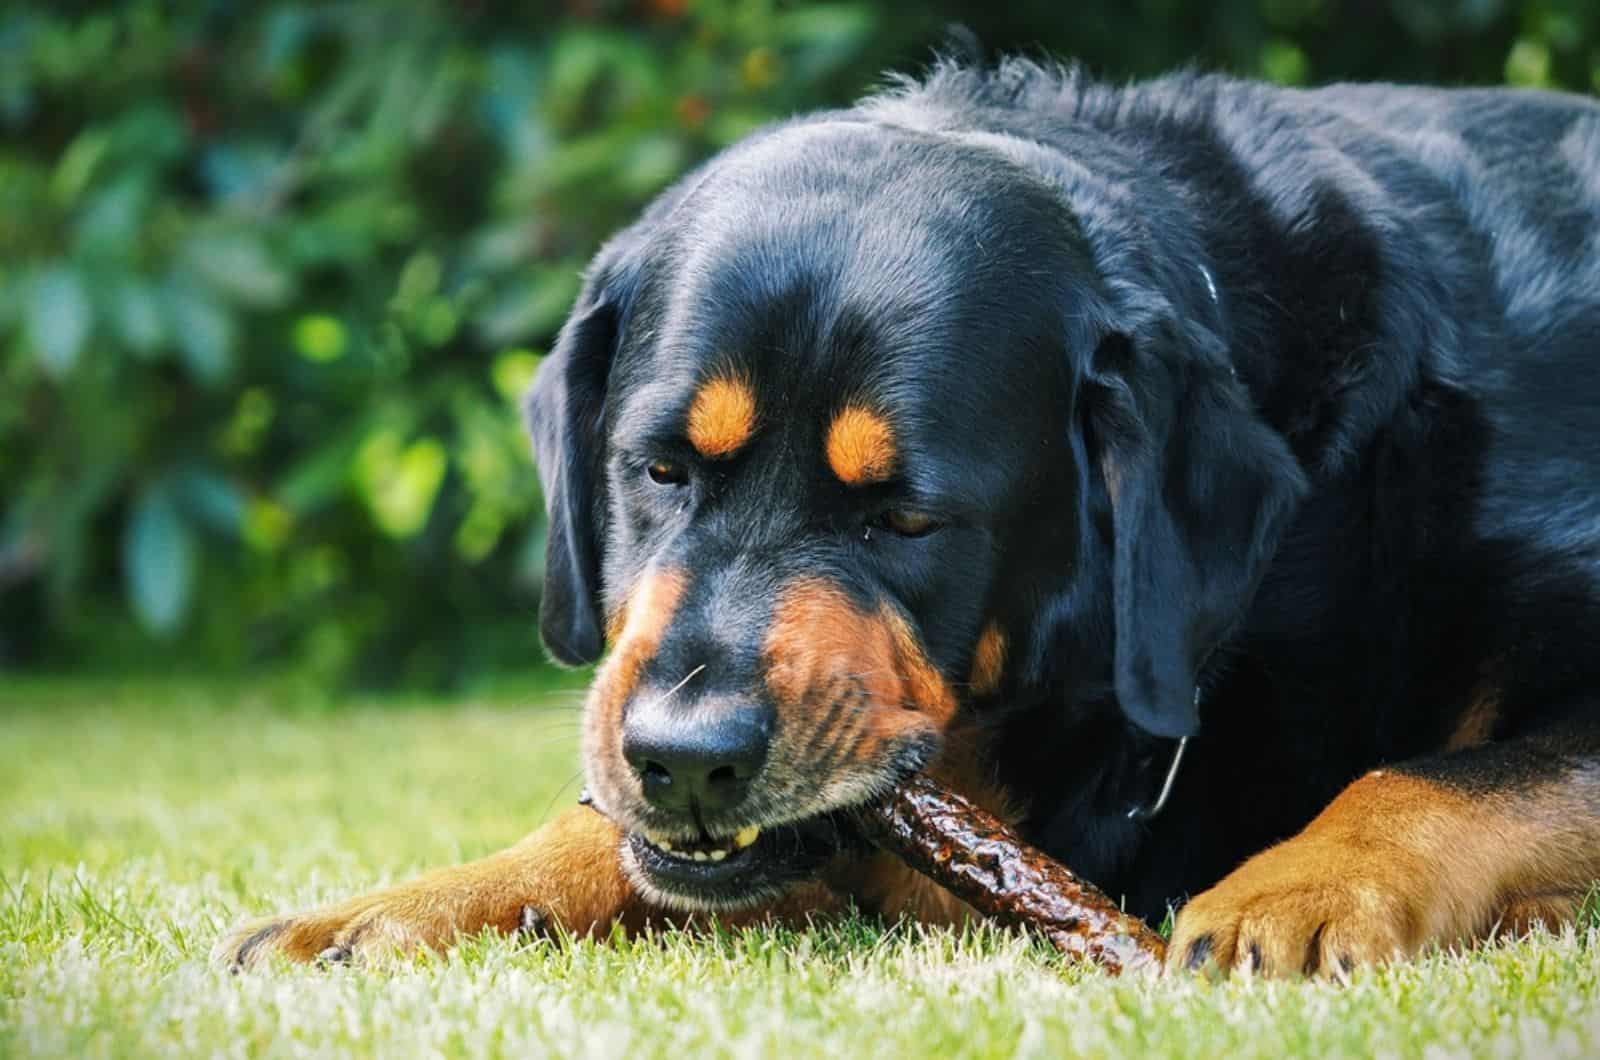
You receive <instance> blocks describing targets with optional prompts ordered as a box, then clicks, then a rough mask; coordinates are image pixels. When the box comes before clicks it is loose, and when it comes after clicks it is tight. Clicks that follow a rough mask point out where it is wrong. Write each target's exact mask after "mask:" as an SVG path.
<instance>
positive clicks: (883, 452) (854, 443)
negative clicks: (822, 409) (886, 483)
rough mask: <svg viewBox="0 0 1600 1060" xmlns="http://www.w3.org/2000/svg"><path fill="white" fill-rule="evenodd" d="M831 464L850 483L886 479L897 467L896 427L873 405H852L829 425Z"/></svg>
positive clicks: (839, 475) (856, 484) (828, 449)
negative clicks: (873, 407) (891, 425)
mask: <svg viewBox="0 0 1600 1060" xmlns="http://www.w3.org/2000/svg"><path fill="white" fill-rule="evenodd" d="M827 451H828V466H829V467H830V468H832V469H833V473H834V474H835V475H836V476H838V478H839V481H840V482H843V483H845V484H846V485H848V486H861V485H865V484H867V483H869V482H882V481H883V480H884V479H886V478H888V477H889V473H890V471H892V470H893V469H894V459H895V444H894V429H893V428H892V427H890V426H889V421H888V420H886V419H884V418H883V416H882V415H881V414H879V413H877V412H874V411H873V410H872V409H869V408H865V407H863V406H861V405H850V406H847V407H846V408H845V409H844V410H843V411H841V412H840V413H839V414H838V415H837V416H835V417H834V418H833V423H832V424H830V425H829V427H828V444H827Z"/></svg>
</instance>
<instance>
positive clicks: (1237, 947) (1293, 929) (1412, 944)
mask: <svg viewBox="0 0 1600 1060" xmlns="http://www.w3.org/2000/svg"><path fill="white" fill-rule="evenodd" d="M1427 875H1428V874H1427V872H1426V871H1425V870H1424V869H1423V868H1422V866H1421V865H1420V864H1419V863H1418V861H1417V859H1415V858H1412V857H1410V856H1408V855H1406V854H1405V853H1404V852H1403V851H1400V850H1385V849H1376V850H1374V849H1370V848H1368V849H1362V848H1359V847H1357V846H1355V845H1354V844H1351V843H1349V842H1346V841H1341V840H1337V839H1334V840H1329V839H1321V838H1317V837H1311V836H1301V837H1299V838H1296V839H1292V840H1290V841H1289V842H1287V843H1283V844H1281V845H1279V846H1277V847H1274V848H1272V849H1270V850H1267V851H1265V852H1263V853H1261V854H1258V855H1256V856H1255V857H1254V858H1251V859H1250V860H1249V861H1247V862H1245V863H1244V864H1243V865H1242V866H1240V867H1239V868H1238V869H1237V870H1235V871H1234V872H1233V873H1232V874H1231V875H1229V876H1228V877H1226V878H1225V879H1224V880H1223V881H1222V882H1221V883H1219V884H1217V885H1216V886H1215V887H1213V888H1211V890H1209V891H1206V892H1205V893H1204V894H1201V895H1200V896H1199V897H1197V898H1195V899H1194V900H1193V901H1191V902H1190V903H1189V904H1188V905H1186V906H1185V907H1184V908H1183V909H1182V911H1181V912H1179V914H1178V921H1177V925H1176V927H1175V929H1174V931H1173V935H1172V944H1171V946H1170V947H1169V948H1168V950H1167V967H1168V970H1169V971H1170V970H1175V969H1178V970H1188V971H1202V970H1205V969H1207V968H1214V969H1216V970H1219V971H1221V972H1223V973H1224V974H1226V973H1229V972H1235V971H1244V972H1252V973H1254V974H1258V975H1267V976H1298V975H1322V976H1331V977H1336V978H1343V977H1344V976H1346V975H1348V974H1349V972H1350V971H1352V970H1353V969H1355V968H1356V967H1358V966H1360V965H1364V964H1373V963H1378V962H1381V961H1386V960H1391V959H1394V958H1398V957H1404V956H1408V955H1410V954H1412V953H1414V952H1416V950H1417V948H1418V947H1419V945H1420V944H1421V943H1422V941H1424V936H1425V935H1426V934H1427V933H1426V932H1425V931H1424V930H1423V927H1424V925H1425V924H1427V923H1428V922H1429V921H1430V920H1431V919H1433V918H1431V917H1430V916H1429V910H1428V899H1427V895H1428V893H1429V892H1430V890H1431V889H1432V888H1431V887H1430V885H1429V881H1428V879H1427Z"/></svg>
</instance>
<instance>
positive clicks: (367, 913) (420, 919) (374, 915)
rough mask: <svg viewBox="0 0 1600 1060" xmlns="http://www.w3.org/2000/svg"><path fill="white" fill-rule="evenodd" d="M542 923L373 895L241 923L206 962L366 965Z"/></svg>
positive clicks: (527, 915) (520, 914)
mask: <svg viewBox="0 0 1600 1060" xmlns="http://www.w3.org/2000/svg"><path fill="white" fill-rule="evenodd" d="M501 920H504V921H506V922H504V923H501V922H499V921H501ZM545 924H546V917H545V915H544V913H543V912H541V911H540V910H538V909H536V908H534V907H533V906H531V905H523V906H521V907H520V908H519V909H517V910H513V911H508V913H507V914H506V915H505V916H502V917H499V918H496V919H495V920H493V921H488V922H484V921H481V920H480V921H478V922H477V923H476V924H473V923H471V922H463V920H462V919H461V918H460V917H459V916H458V915H453V911H452V910H450V909H448V908H443V909H441V908H429V907H428V905H427V904H425V903H418V902H415V901H409V900H407V899H406V898H405V897H403V896H395V895H375V896H372V897H371V898H368V899H364V900H358V901H356V902H350V903H346V904H344V905H340V906H333V907H330V908H327V909H319V910H315V911H312V912H309V913H296V914H292V915H289V916H279V917H269V918H267V919H264V920H253V921H249V922H247V923H244V924H241V925H239V926H238V927H236V928H234V929H233V930H232V931H230V932H228V933H227V934H226V935H224V936H223V937H222V938H221V939H219V940H218V941H217V944H216V946H214V947H213V948H212V951H211V960H212V963H213V964H215V965H217V966H218V967H222V968H227V969H229V970H231V971H242V970H245V969H249V968H255V967H259V966H261V965H263V964H266V963H268V962H270V961H271V960H272V959H273V958H274V957H281V958H285V959H287V960H289V961H294V962H299V963H302V964H312V963H315V964H322V965H339V964H356V963H361V964H365V963H372V962H375V961H378V960H382V959H395V958H403V957H407V956H412V955H415V954H416V953H418V952H420V951H422V950H442V949H445V948H446V947H448V946H449V945H450V944H451V943H453V942H455V941H456V939H457V938H458V937H459V936H460V935H461V934H463V933H470V932H472V931H473V930H481V928H482V927H488V926H492V927H495V928H497V929H499V930H503V931H507V932H512V931H517V932H522V933H526V934H529V935H534V934H537V933H539V932H541V931H542V930H543V928H544V927H545Z"/></svg>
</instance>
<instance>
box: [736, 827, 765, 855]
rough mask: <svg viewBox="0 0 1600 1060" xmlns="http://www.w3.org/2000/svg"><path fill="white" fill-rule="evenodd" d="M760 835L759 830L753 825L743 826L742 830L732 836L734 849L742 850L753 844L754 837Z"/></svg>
mask: <svg viewBox="0 0 1600 1060" xmlns="http://www.w3.org/2000/svg"><path fill="white" fill-rule="evenodd" d="M760 834H761V829H760V828H758V827H756V826H755V825H753V824H750V825H745V826H744V827H743V828H741V829H739V830H738V831H737V832H735V833H734V836H733V846H734V849H736V850H743V849H744V848H745V847H747V846H749V845H750V844H751V843H754V842H755V841H756V837H757V836H759V835H760Z"/></svg>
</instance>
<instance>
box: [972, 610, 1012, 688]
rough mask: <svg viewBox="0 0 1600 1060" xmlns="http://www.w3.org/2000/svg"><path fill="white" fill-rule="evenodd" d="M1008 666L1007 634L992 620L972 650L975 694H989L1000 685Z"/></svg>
mask: <svg viewBox="0 0 1600 1060" xmlns="http://www.w3.org/2000/svg"><path fill="white" fill-rule="evenodd" d="M1005 666H1006V635H1005V633H1003V632H1002V631H1001V629H1000V624H999V623H998V622H994V621H992V620H991V621H990V622H989V624H988V625H986V626H984V627H983V632H982V633H980V634H979V635H978V646H977V647H976V648H975V649H973V652H972V676H971V681H970V683H971V685H972V691H973V693H974V694H975V695H980V696H987V695H989V694H991V693H992V692H994V691H995V690H996V689H998V688H999V687H1000V675H1001V674H1002V673H1004V672H1005Z"/></svg>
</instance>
